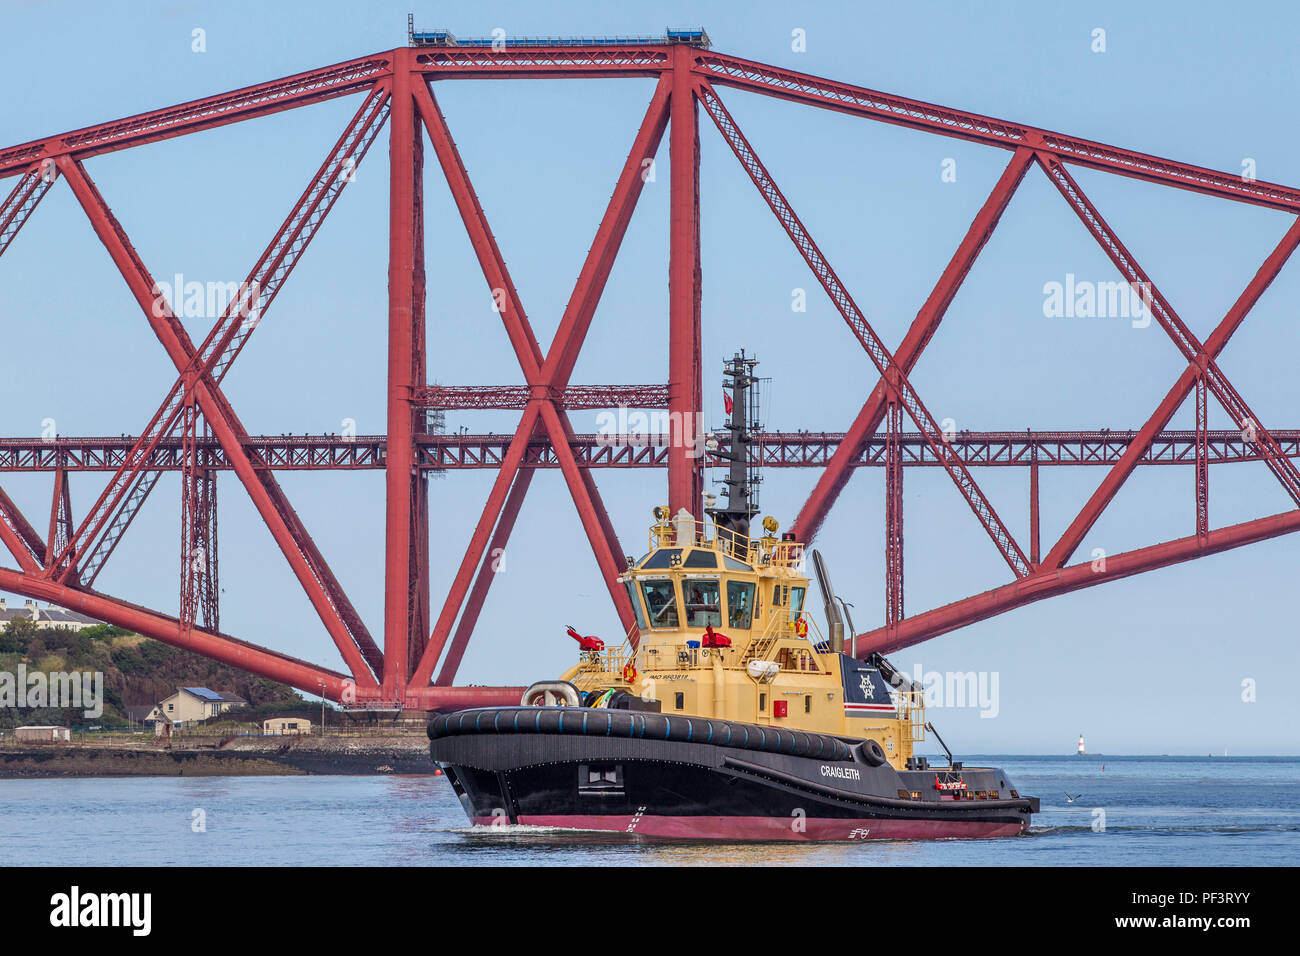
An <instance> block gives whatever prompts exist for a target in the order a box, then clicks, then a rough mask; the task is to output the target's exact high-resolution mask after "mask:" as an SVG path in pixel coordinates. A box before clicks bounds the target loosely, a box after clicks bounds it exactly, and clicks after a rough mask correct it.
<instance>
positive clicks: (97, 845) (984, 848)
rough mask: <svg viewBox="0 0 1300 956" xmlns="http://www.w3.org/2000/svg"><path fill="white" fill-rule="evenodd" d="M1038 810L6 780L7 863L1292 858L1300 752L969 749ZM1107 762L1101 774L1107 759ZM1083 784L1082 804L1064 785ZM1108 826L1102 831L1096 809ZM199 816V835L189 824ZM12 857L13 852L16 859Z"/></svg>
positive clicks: (296, 783) (372, 784)
mask: <svg viewBox="0 0 1300 956" xmlns="http://www.w3.org/2000/svg"><path fill="white" fill-rule="evenodd" d="M967 763H968V765H971V766H975V765H979V764H985V763H991V764H994V765H995V766H1001V767H1003V768H1005V769H1006V770H1007V772H1008V773H1010V774H1011V777H1012V779H1013V780H1014V781H1015V783H1016V785H1017V787H1018V788H1019V790H1020V792H1021V793H1025V794H1033V795H1035V796H1038V797H1040V798H1041V799H1042V803H1043V812H1042V814H1040V815H1039V816H1037V817H1035V822H1036V825H1035V826H1034V828H1033V829H1032V830H1031V831H1030V832H1029V834H1027V835H1025V836H1022V837H1015V838H1010V839H1000V840H941V841H924V842H906V841H899V842H888V843H862V844H851V845H846V844H780V843H766V844H715V843H663V842H657V841H646V840H638V839H636V838H627V837H622V836H618V835H573V834H560V833H557V832H554V831H545V830H530V829H528V828H517V827H480V828H471V827H468V826H467V825H466V824H467V821H466V820H465V817H464V814H463V812H462V811H461V808H460V804H459V803H458V802H457V801H456V799H455V797H454V796H453V794H452V792H451V786H450V784H448V783H447V781H446V780H445V779H444V778H442V777H433V776H429V777H191V778H182V777H166V778H149V777H139V778H126V779H104V778H97V779H78V780H0V840H3V841H4V842H3V845H5V846H7V847H21V848H22V850H21V855H20V854H17V853H15V854H13V855H12V856H11V858H10V859H9V860H8V861H7V862H8V863H10V864H11V865H12V864H26V865H42V864H60V865H65V866H121V865H146V864H148V865H183V866H190V865H236V866H283V865H302V864H311V865H368V864H374V865H384V866H387V865H393V864H413V865H444V866H469V865H475V864H488V865H495V866H512V865H517V866H539V865H556V866H563V865H591V864H609V863H613V864H645V865H682V864H687V865H689V864H709V865H717V864H719V863H724V864H726V863H730V864H767V865H770V864H797V865H827V864H830V865H864V866H871V865H882V864H884V865H890V864H895V865H908V864H928V865H939V866H948V865H961V864H986V865H1031V866H1033V865H1043V866H1126V865H1139V864H1141V865H1172V866H1178V865H1184V866H1187V865H1291V866H1294V865H1297V864H1300V797H1298V796H1297V795H1298V794H1300V758H1296V757H1263V758H1260V757H1240V758H1223V757H1216V758H1213V759H1206V758H1186V757H1101V756H1097V757H1085V758H1077V757H1024V756H1006V757H973V758H970V759H969V760H967ZM1103 766H1104V767H1105V769H1104V770H1103V769H1102V768H1103ZM1066 791H1068V792H1069V793H1071V794H1079V795H1080V797H1079V800H1078V801H1077V802H1076V803H1074V804H1073V805H1071V804H1069V803H1067V802H1066V799H1065V793H1066ZM1098 808H1100V809H1101V810H1104V811H1105V829H1104V830H1103V831H1097V830H1094V829H1093V827H1094V820H1096V819H1097V818H1096V816H1095V810H1096V809H1098ZM196 811H202V814H201V820H202V823H203V825H204V827H205V830H204V832H195V824H196V821H197V820H199V819H200V815H199V814H196ZM14 857H18V858H14Z"/></svg>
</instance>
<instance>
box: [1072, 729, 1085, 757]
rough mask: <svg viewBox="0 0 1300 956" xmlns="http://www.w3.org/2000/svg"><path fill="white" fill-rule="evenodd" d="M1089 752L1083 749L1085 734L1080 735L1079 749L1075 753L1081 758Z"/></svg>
mask: <svg viewBox="0 0 1300 956" xmlns="http://www.w3.org/2000/svg"><path fill="white" fill-rule="evenodd" d="M1087 752H1088V751H1086V750H1084V749H1083V734H1079V747H1078V749H1077V750H1075V753H1076V754H1078V755H1079V756H1080V757H1082V756H1083V755H1084V754H1086V753H1087Z"/></svg>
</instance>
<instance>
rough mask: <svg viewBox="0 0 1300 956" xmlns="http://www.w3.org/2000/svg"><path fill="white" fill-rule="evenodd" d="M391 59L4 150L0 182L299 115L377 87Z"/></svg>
mask: <svg viewBox="0 0 1300 956" xmlns="http://www.w3.org/2000/svg"><path fill="white" fill-rule="evenodd" d="M390 59H391V57H390V55H389V54H379V55H377V56H372V57H364V58H362V59H358V60H349V61H347V62H346V63H336V64H335V65H333V66H327V67H324V68H322V69H319V70H309V71H307V72H306V73H297V74H295V75H293V76H286V77H284V78H283V79H279V80H272V81H271V82H270V83H260V84H258V85H256V86H246V87H244V88H243V89H241V90H232V91H231V92H229V93H222V94H220V95H218V96H209V97H206V98H204V99H201V100H191V101H190V102H188V103H181V104H179V105H177V106H171V107H167V108H166V109H161V110H151V111H149V112H147V113H138V114H136V115H135V116H130V117H127V118H126V119H121V120H117V121H116V122H112V123H101V124H99V125H97V126H88V127H86V128H84V129H79V130H74V131H73V132H71V133H64V134H62V135H60V136H51V137H48V138H46V139H40V140H33V141H32V142H30V143H24V144H23V145H21V146H14V147H11V148H9V149H5V150H0V178H3V177H5V176H12V175H13V174H14V173H16V172H18V171H19V170H21V169H22V168H23V167H26V166H28V165H30V164H32V163H37V162H40V161H41V160H42V159H53V158H55V157H58V156H76V157H77V158H78V159H88V158H90V157H91V156H98V155H100V154H101V153H111V152H115V151H117V150H119V149H129V148H131V147H132V146H142V145H144V144H145V143H156V142H158V141H159V140H163V139H170V138H172V137H173V136H184V135H185V134H187V133H194V132H197V131H199V130H204V129H212V128H213V127H216V126H224V125H226V124H227V123H236V122H240V121H242V120H247V119H252V118H253V117H256V116H265V115H266V114H268V113H278V112H279V111H281V110H287V109H296V108H297V107H299V106H306V105H308V104H309V103H318V102H320V101H322V100H328V99H333V98H334V97H336V96H344V95H346V94H348V93H355V92H356V91H357V90H363V89H367V88H369V87H371V86H374V85H375V83H377V82H378V81H379V80H381V79H383V78H384V77H386V76H387V75H388V74H389V63H390Z"/></svg>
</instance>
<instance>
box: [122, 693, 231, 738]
mask: <svg viewBox="0 0 1300 956" xmlns="http://www.w3.org/2000/svg"><path fill="white" fill-rule="evenodd" d="M247 703H248V701H246V700H244V698H242V697H239V696H236V695H235V694H226V693H223V692H222V691H216V690H209V689H208V688H207V687H178V688H177V689H176V693H174V694H172V695H171V696H170V697H165V698H163V699H162V700H160V701H159V702H158V703H157V705H155V707H154V708H153V710H151V711H150V712H149V716H148V717H146V718H145V719H144V722H145V723H151V722H163V723H166V724H170V725H171V727H172V729H173V730H183V729H184V728H185V725H186V724H190V723H194V722H196V721H200V720H207V719H208V718H209V717H215V716H217V714H220V713H224V712H225V711H227V710H230V708H232V707H239V706H240V705H242V704H247Z"/></svg>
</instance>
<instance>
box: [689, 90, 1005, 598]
mask: <svg viewBox="0 0 1300 956" xmlns="http://www.w3.org/2000/svg"><path fill="white" fill-rule="evenodd" d="M699 96H700V99H701V101H702V102H703V103H704V106H705V108H706V109H707V110H708V112H709V115H710V116H711V117H712V118H713V122H714V124H715V125H716V126H717V127H718V131H719V132H721V133H722V136H723V138H724V139H725V140H726V141H727V144H728V145H729V146H730V147H731V149H732V152H734V153H735V154H736V158H737V159H739V160H740V163H741V165H742V166H743V167H744V168H745V171H746V172H747V173H749V176H750V178H751V179H752V180H753V181H754V185H755V186H757V187H758V190H759V192H760V193H762V195H763V198H764V199H765V200H767V204H768V206H770V207H771V209H772V212H773V213H774V214H775V215H776V217H777V219H778V220H779V221H780V223H781V225H782V226H783V227H784V228H785V231H786V233H787V234H788V235H789V236H790V239H791V240H792V241H793V242H794V244H795V247H796V248H797V249H798V250H799V253H800V255H802V256H803V258H804V261H805V262H807V263H808V267H809V268H810V269H812V271H813V274H814V275H815V276H816V277H817V281H818V282H820V283H821V285H822V288H824V289H825V290H826V294H827V295H828V296H830V299H831V302H833V303H834V305H835V308H836V309H837V310H838V311H839V313H840V315H841V316H843V317H844V321H845V322H847V323H848V325H849V328H850V329H851V330H852V331H853V334H854V335H855V336H857V338H858V341H859V342H860V343H861V344H862V347H863V349H865V350H866V352H867V354H868V355H869V356H870V357H871V361H872V362H873V363H874V364H875V366H876V370H877V371H878V372H879V374H880V376H881V377H882V378H884V379H885V380H886V382H887V386H888V389H889V391H890V392H892V397H893V398H895V400H896V401H898V402H900V403H901V404H902V406H903V408H905V409H906V410H907V414H908V415H909V416H910V417H911V419H912V421H914V422H915V423H916V426H917V428H919V429H920V430H921V433H922V434H923V435H925V437H926V440H927V441H928V442H929V444H930V448H931V450H932V451H933V452H934V454H935V456H936V457H938V458H939V459H940V460H941V461H942V462H943V464H944V468H945V469H946V470H947V472H948V474H949V475H950V476H951V477H952V480H953V483H954V484H956V485H957V490H958V491H960V492H961V494H962V497H964V498H965V499H966V503H967V504H969V505H970V508H971V510H972V511H973V512H974V513H975V517H976V518H978V519H979V522H980V524H982V525H983V526H984V530H985V531H987V532H988V534H989V537H990V538H992V539H993V543H994V544H995V545H996V546H997V548H998V551H999V552H1000V553H1001V554H1002V557H1003V559H1004V560H1005V561H1006V562H1007V564H1008V565H1010V566H1011V570H1012V571H1014V572H1015V573H1016V575H1017V576H1018V577H1023V576H1024V575H1026V574H1028V573H1029V561H1028V559H1027V558H1026V557H1025V555H1024V552H1022V551H1021V550H1020V546H1019V545H1018V544H1016V541H1015V538H1013V537H1012V536H1011V532H1009V531H1008V530H1007V528H1006V525H1004V524H1003V523H1002V519H1001V518H999V517H998V515H997V512H996V511H994V510H993V505H991V504H990V503H989V500H988V498H986V497H985V496H984V492H983V491H981V490H980V487H979V485H977V484H976V483H975V479H974V478H972V477H971V474H970V472H969V471H967V470H966V466H965V465H964V464H962V462H961V461H960V460H959V459H958V458H957V456H956V455H954V454H953V453H952V449H951V448H949V447H948V445H947V443H946V442H945V441H944V438H943V434H942V432H941V430H940V428H939V424H938V422H936V421H935V420H934V416H932V415H931V414H930V412H929V410H928V409H927V408H926V407H925V405H924V404H922V402H921V397H920V396H919V395H918V394H917V393H916V390H915V389H914V388H913V387H912V384H911V382H909V381H908V379H907V374H906V373H905V372H904V371H903V369H902V368H901V366H899V364H898V363H897V362H896V361H895V360H894V357H893V356H892V355H890V353H889V350H888V349H886V348H885V345H884V343H883V342H882V341H881V340H880V337H879V336H878V335H876V333H875V331H874V330H873V329H872V328H871V326H870V325H869V324H868V323H867V320H866V316H864V315H863V314H862V310H861V309H859V308H858V306H857V303H855V302H854V301H853V297H852V296H850V295H849V291H848V289H846V288H845V287H844V284H843V283H842V282H840V279H839V276H837V275H836V274H835V271H834V270H833V269H832V268H831V266H830V263H829V262H827V261H826V257H825V256H824V255H822V252H821V250H820V249H819V248H818V247H817V244H816V243H815V242H813V239H812V236H810V235H809V234H808V230H807V229H806V228H804V225H803V222H802V221H800V219H799V217H798V216H797V215H796V214H795V212H794V210H793V209H792V208H791V207H790V203H789V202H788V201H787V200H786V198H785V195H784V194H783V193H782V192H781V190H780V189H779V188H777V185H776V183H775V182H773V181H772V177H771V175H769V174H768V172H767V169H766V168H764V166H763V164H762V162H760V161H759V158H758V156H757V154H755V152H754V149H753V147H752V146H751V145H750V144H749V141H748V140H747V139H746V138H745V136H744V134H743V133H741V132H740V129H739V127H737V126H736V122H735V120H734V119H733V118H732V116H731V114H730V113H729V112H727V108H726V107H725V106H723V105H722V101H721V100H720V99H718V96H717V94H716V93H714V92H713V89H712V88H711V87H710V86H709V85H708V84H707V83H705V84H701V86H700V87H699Z"/></svg>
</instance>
